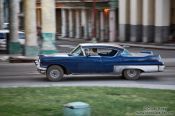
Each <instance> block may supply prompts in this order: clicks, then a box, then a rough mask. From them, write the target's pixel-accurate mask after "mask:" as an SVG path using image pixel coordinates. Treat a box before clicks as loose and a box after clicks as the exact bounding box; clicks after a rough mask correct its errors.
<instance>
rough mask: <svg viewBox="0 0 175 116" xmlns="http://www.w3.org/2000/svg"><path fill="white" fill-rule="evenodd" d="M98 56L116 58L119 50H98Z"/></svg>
mask: <svg viewBox="0 0 175 116" xmlns="http://www.w3.org/2000/svg"><path fill="white" fill-rule="evenodd" d="M98 54H99V55H100V56H111V57H112V56H115V55H116V54H117V50H115V49H109V48H101V49H98Z"/></svg>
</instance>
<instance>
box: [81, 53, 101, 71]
mask: <svg viewBox="0 0 175 116" xmlns="http://www.w3.org/2000/svg"><path fill="white" fill-rule="evenodd" d="M101 68H102V61H101V56H84V57H79V63H78V69H79V72H80V73H101V72H102V69H101Z"/></svg>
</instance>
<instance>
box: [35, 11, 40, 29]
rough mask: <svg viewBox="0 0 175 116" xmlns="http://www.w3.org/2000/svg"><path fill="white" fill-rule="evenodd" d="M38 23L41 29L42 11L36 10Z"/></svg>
mask: <svg viewBox="0 0 175 116" xmlns="http://www.w3.org/2000/svg"><path fill="white" fill-rule="evenodd" d="M36 13H37V14H36V22H37V26H38V27H41V9H40V8H37V9H36Z"/></svg>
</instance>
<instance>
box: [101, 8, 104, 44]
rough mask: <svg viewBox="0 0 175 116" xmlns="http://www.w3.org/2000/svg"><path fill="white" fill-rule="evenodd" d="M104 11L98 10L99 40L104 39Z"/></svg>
mask: <svg viewBox="0 0 175 116" xmlns="http://www.w3.org/2000/svg"><path fill="white" fill-rule="evenodd" d="M104 22H105V21H104V12H103V10H101V11H100V41H104V39H105V35H104V34H105V24H104Z"/></svg>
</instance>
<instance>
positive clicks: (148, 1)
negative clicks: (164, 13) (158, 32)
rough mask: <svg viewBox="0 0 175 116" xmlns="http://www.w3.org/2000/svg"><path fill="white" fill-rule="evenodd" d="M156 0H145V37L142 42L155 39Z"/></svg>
mask: <svg viewBox="0 0 175 116" xmlns="http://www.w3.org/2000/svg"><path fill="white" fill-rule="evenodd" d="M154 5H155V4H154V0H143V38H142V42H145V43H147V42H153V39H154V8H155V7H154Z"/></svg>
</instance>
